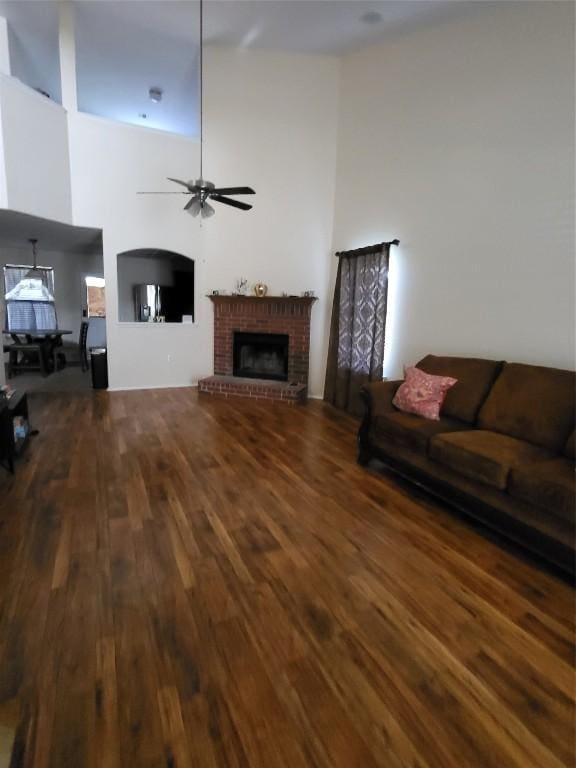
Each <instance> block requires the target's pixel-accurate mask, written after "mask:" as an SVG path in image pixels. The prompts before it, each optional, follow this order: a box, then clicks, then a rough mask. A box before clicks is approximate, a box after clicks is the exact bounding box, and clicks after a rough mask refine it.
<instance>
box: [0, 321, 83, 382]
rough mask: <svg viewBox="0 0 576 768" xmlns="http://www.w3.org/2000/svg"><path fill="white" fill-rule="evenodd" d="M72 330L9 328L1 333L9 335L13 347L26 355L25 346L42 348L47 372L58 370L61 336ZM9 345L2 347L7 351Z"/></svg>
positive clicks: (31, 349) (31, 348)
mask: <svg viewBox="0 0 576 768" xmlns="http://www.w3.org/2000/svg"><path fill="white" fill-rule="evenodd" d="M72 333H74V331H68V330H66V329H63V328H10V329H4V331H3V334H4V335H5V336H10V338H11V339H12V342H13V344H14V346H15V348H17V349H18V351H20V352H22V354H24V355H26V346H29V347H30V351H31V352H32V351H33V348H38V346H40V347H41V349H42V354H43V356H44V360H45V362H46V365H47V367H48V368H49V370H48V372H50V373H51V372H53V371H57V370H58V348H59V347H61V346H62V336H68V335H70V334H72ZM9 348H10V346H9V345H8V346H7V347H4V351H7V349H9Z"/></svg>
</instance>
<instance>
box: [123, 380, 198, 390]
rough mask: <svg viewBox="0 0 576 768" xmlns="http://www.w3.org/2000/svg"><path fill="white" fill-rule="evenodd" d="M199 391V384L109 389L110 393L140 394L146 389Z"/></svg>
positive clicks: (152, 385)
mask: <svg viewBox="0 0 576 768" xmlns="http://www.w3.org/2000/svg"><path fill="white" fill-rule="evenodd" d="M187 388H188V389H197V388H198V383H197V382H195V383H193V384H151V385H149V386H141V387H108V392H139V391H144V390H146V389H187Z"/></svg>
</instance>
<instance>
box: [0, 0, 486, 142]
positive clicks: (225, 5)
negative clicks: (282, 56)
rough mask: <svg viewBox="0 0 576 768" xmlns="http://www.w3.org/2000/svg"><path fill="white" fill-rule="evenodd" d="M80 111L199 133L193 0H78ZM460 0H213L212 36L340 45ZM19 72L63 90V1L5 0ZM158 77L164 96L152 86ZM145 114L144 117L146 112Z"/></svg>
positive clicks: (211, 40) (276, 45)
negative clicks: (158, 98) (152, 93)
mask: <svg viewBox="0 0 576 768" xmlns="http://www.w3.org/2000/svg"><path fill="white" fill-rule="evenodd" d="M74 5H75V11H76V37H77V74H78V91H79V106H80V109H82V110H83V111H87V112H91V113H94V114H98V115H102V116H105V117H110V118H113V119H117V120H123V121H126V122H131V123H140V124H145V125H150V126H153V127H157V128H161V129H165V130H172V131H176V132H179V133H185V134H189V135H195V134H196V133H197V129H198V120H197V112H198V110H197V101H198V95H197V60H198V3H197V2H196V0H189V1H188V0H81V2H75V3H74ZM475 5H476V3H474V2H464V1H460V2H459V1H458V0H385V1H382V0H207V1H206V3H205V13H204V17H205V39H206V43H207V44H209V45H226V46H232V47H237V48H259V49H267V50H279V51H292V52H301V53H317V54H332V55H341V54H346V53H349V52H351V51H355V50H358V49H360V48H362V47H364V46H367V45H370V44H373V43H376V42H378V41H380V40H386V38H387V37H388V36H390V35H394V34H399V33H402V32H405V31H409V30H410V28H411V27H414V26H417V25H422V24H431V23H435V22H436V21H438V20H439V19H441V18H443V17H444V16H447V15H455V14H457V13H458V14H459V13H464V12H469V10H470V9H471V7H472V6H475ZM0 15H4V16H6V18H7V19H8V23H9V27H10V45H11V55H12V59H13V74H14V75H16V76H17V77H20V79H22V80H23V81H24V82H26V83H27V84H28V85H31V86H32V87H38V88H42V89H43V90H44V91H46V92H48V93H49V94H50V96H51V97H52V98H54V99H56V100H58V99H59V98H60V87H59V65H58V9H57V3H56V2H53V1H52V0H26V1H25V2H24V1H23V0H0ZM151 86H160V87H161V88H162V89H163V91H164V95H163V99H162V102H161V103H159V104H155V103H153V102H151V101H150V100H149V98H148V90H149V88H150V87H151ZM142 115H145V117H142Z"/></svg>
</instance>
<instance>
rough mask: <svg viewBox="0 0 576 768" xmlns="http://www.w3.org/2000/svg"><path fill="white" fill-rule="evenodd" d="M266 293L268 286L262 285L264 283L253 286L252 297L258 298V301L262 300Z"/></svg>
mask: <svg viewBox="0 0 576 768" xmlns="http://www.w3.org/2000/svg"><path fill="white" fill-rule="evenodd" d="M267 293H268V286H267V285H264V283H256V285H255V286H254V295H255V296H258V298H259V299H263V298H264V296H266V294H267Z"/></svg>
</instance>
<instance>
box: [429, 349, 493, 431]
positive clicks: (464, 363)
mask: <svg viewBox="0 0 576 768" xmlns="http://www.w3.org/2000/svg"><path fill="white" fill-rule="evenodd" d="M416 367H417V368H420V369H421V370H422V371H425V372H426V373H431V374H433V375H434V376H451V377H452V378H454V379H458V381H457V383H456V384H454V386H453V387H452V388H451V389H450V390H449V391H448V393H447V395H446V398H445V400H444V403H443V405H442V409H441V411H440V413H441V416H445V417H447V418H451V419H460V421H466V422H467V423H468V424H474V422H475V421H476V417H477V416H478V411H479V410H480V408H481V406H482V403H483V402H484V400H485V399H486V397H487V395H488V392H489V391H490V387H491V386H492V384H493V383H494V381H495V379H496V377H497V376H498V374H499V372H500V370H501V368H502V363H501V362H498V361H496V360H481V359H479V358H475V357H437V356H436V355H427V356H426V357H424V358H423V359H422V360H420V362H419V363H416Z"/></svg>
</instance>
